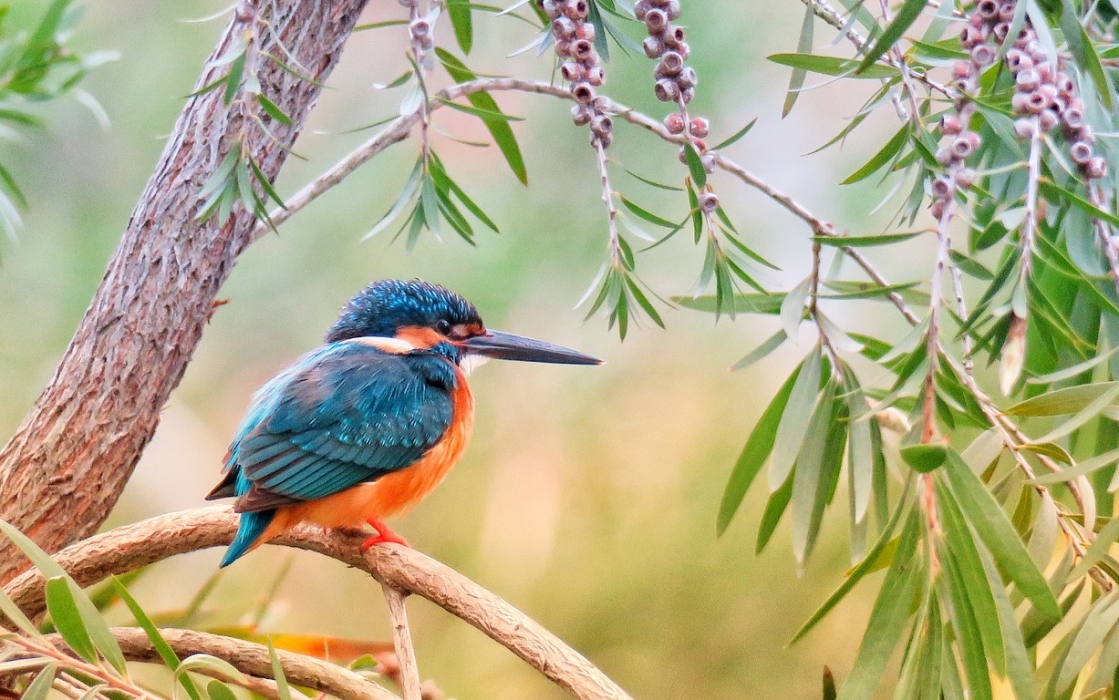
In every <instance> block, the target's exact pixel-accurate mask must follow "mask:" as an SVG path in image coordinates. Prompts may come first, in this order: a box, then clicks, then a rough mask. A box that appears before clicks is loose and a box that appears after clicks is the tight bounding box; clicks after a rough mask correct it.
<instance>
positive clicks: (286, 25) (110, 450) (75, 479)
mask: <svg viewBox="0 0 1119 700" xmlns="http://www.w3.org/2000/svg"><path fill="white" fill-rule="evenodd" d="M366 2H367V0H274V1H273V2H261V3H259V4H260V6H261V7H260V9H259V12H260V17H258V18H256V19H255V20H254V18H253V17H252V15H254V13H256V12H257V11H258V10H257V9H256V8H255V4H256V3H252V2H251V0H246V1H245V2H243V3H242V5H241V7H240V9H239V10H238V12H237V14H235V16H234V17H233V19H232V20H231V21H230V24H229V26H227V27H226V30H225V32H224V34H223V35H222V38H221V40H220V41H219V42H218V45H217V46H216V47H215V49H214V52H213V54H212V56H211V63H212V62H214V59H217V58H218V57H220V56H222V55H223V53H225V52H226V50H227V48H228V47H229V46H231V45H233V44H234V43H235V42H237V41H238V40H239V39H240V38H241V37H243V36H245V33H246V32H252V33H253V35H254V36H256V37H257V39H258V41H259V42H260V43H259V46H260V48H261V49H262V51H261V56H260V58H259V59H258V65H257V71H258V75H259V78H260V82H261V85H262V87H263V92H264V94H265V95H267V96H268V97H269V98H270V99H272V100H273V101H274V102H275V103H277V104H278V105H279V106H280V107H281V108H282V109H283V110H284V112H286V113H287V114H288V115H289V116H290V117H291V118H292V119H293V120H294V122H295V127H293V128H285V127H284V126H282V125H280V124H275V123H274V124H272V128H273V130H274V133H275V134H276V135H277V136H278V137H279V139H280V140H281V141H283V142H284V143H285V145H288V146H290V145H291V143H292V142H294V140H295V138H296V136H297V135H298V133H299V130H300V129H301V128H302V125H303V123H304V120H305V119H306V117H307V115H308V113H309V112H310V110H311V108H312V107H313V106H314V103H315V100H316V99H317V97H318V95H319V91H320V88H318V87H316V85H315V83H320V84H321V83H322V81H324V80H325V79H326V77H327V76H328V75H329V74H330V72H331V70H332V69H333V67H334V66H335V64H336V63H337V62H338V58H339V55H340V54H341V51H342V47H343V45H344V43H345V41H346V39H347V38H348V37H349V35H350V33H351V32H352V30H353V27H354V25H355V23H356V22H357V19H358V16H359V14H360V13H361V10H362V9H363V7H364V6H365V4H366ZM269 27H271V28H274V30H275V34H276V35H278V38H279V41H281V42H283V44H284V46H285V47H286V48H287V51H289V52H290V53H291V54H292V55H294V56H295V57H296V58H297V59H298V61H299V63H300V64H301V65H302V68H303V70H305V71H306V73H307V77H309V78H311V79H312V80H313V81H315V82H314V83H312V82H308V81H302V80H299V79H298V78H296V77H294V76H292V75H290V74H289V73H287V72H284V71H283V70H282V69H281V68H280V67H279V66H278V65H276V63H275V62H273V61H271V60H268V59H267V58H266V57H264V56H263V53H264V52H268V53H270V54H272V55H273V56H276V57H279V58H281V59H283V60H284V61H285V62H287V63H290V59H288V58H287V57H286V53H285V51H284V50H283V49H281V48H280V47H278V46H276V40H277V37H276V36H274V35H273V33H272V30H271V29H269ZM211 63H207V68H206V69H205V70H203V72H202V76H201V78H200V79H199V81H198V87H199V88H200V87H202V86H204V85H207V84H209V83H211V82H212V81H213V80H214V79H216V78H219V77H221V75H222V74H223V73H225V72H226V71H228V69H229V67H228V65H220V66H215V65H211ZM222 93H223V90H220V89H219V90H213V91H210V92H208V93H206V94H205V95H200V96H197V97H194V98H192V99H190V100H188V102H187V104H186V107H185V108H184V110H183V113H182V114H181V115H180V117H179V120H178V122H177V123H176V124H175V129H174V131H173V133H172V134H171V137H170V139H169V140H168V143H167V147H166V148H165V149H164V151H163V155H162V156H161V158H160V161H159V164H158V166H157V167H156V169H155V172H154V174H153V175H152V177H151V179H150V180H149V181H148V184H147V187H146V188H145V189H144V193H143V195H142V196H141V198H140V202H139V204H138V205H137V206H136V209H135V211H134V212H133V214H132V218H131V220H130V221H129V223H128V228H127V230H126V231H125V233H124V237H123V239H122V240H121V243H120V246H119V247H118V248H117V251H116V253H115V254H114V255H113V258H112V260H111V261H110V262H109V267H108V270H107V271H106V273H105V277H104V279H103V280H102V282H101V285H100V287H99V288H98V289H97V293H96V295H95V296H94V298H93V302H92V303H91V304H90V307H89V309H88V310H87V311H86V314H85V317H84V318H83V319H82V322H81V325H80V326H79V327H78V330H77V332H76V333H75V334H74V338H73V340H72V341H71V342H70V346H69V348H68V349H67V351H66V354H65V355H64V356H63V358H62V361H61V363H60V364H59V366H58V369H57V370H56V371H55V374H54V377H53V378H52V379H51V381H50V384H49V385H48V386H47V388H46V389H45V390H44V391H43V393H42V395H41V396H40V397H39V399H38V400H37V401H36V403H35V406H34V408H33V409H32V411H31V413H30V414H29V415H28V417H27V418H26V419H24V422H23V424H22V425H21V426H20V427H19V429H18V431H17V432H16V434H15V435H14V436H13V437H12V439H11V440H10V441H9V442H8V444H7V445H6V446H5V447H4V449H3V451H0V517H2V518H3V519H5V520H7V521H8V522H11V523H12V524H14V525H15V526H16V527H18V528H20V529H21V530H23V531H24V532H26V533H27V534H28V535H30V536H31V537H32V538H33V539H34V540H35V541H36V542H38V543H39V544H40V545H41V546H43V547H44V548H45V549H47V550H48V551H56V550H58V549H59V548H61V547H63V546H65V545H67V544H69V543H71V542H74V541H76V540H78V539H80V538H82V537H86V536H88V535H90V534H92V533H93V532H94V531H95V530H96V529H97V528H98V526H100V525H101V523H102V522H103V521H104V520H105V518H106V517H107V516H108V514H109V511H110V510H111V509H112V507H113V505H114V504H115V503H116V501H117V499H118V497H119V496H120V493H121V491H122V490H123V489H124V485H125V483H126V482H127V481H128V479H129V477H130V476H131V475H132V471H133V469H134V467H135V466H136V462H137V461H138V460H139V458H140V453H141V452H142V451H143V449H144V446H145V445H146V444H147V443H148V440H150V439H151V437H152V434H153V433H154V432H155V428H156V425H157V424H158V422H159V412H160V409H161V408H162V407H163V405H164V403H165V402H166V401H167V397H168V395H169V394H170V393H171V390H172V389H174V388H175V386H176V385H178V383H179V380H180V379H181V378H182V376H183V372H184V371H185V370H186V366H187V363H188V362H189V360H190V357H191V355H192V353H193V352H194V349H195V347H196V346H197V345H198V341H199V339H200V338H201V335H202V329H203V327H204V326H205V324H206V321H207V320H208V319H209V318H210V315H211V314H212V313H213V310H214V301H215V297H216V295H217V293H218V290H219V289H220V288H221V286H222V283H223V282H224V281H225V279H226V277H227V276H228V275H229V273H230V270H231V269H232V267H233V263H234V261H235V260H236V258H237V255H238V254H239V253H240V252H241V251H242V250H243V249H244V248H245V246H247V245H248V243H249V241H250V237H251V233H252V230H253V225H254V223H255V220H254V219H253V217H252V215H251V213H249V212H246V211H244V210H243V209H242V208H241V207H240V205H238V206H235V207H234V213H233V215H232V216H231V217H230V218H229V219H228V220H227V221H226V222H225V223H224V225H221V226H219V225H218V223H217V220H216V218H212V219H210V220H209V221H208V222H206V223H200V222H198V221H197V220H196V218H195V217H196V216H197V214H198V212H199V209H200V201H199V198H198V192H199V189H200V188H201V187H202V185H203V183H205V182H206V180H207V179H208V178H209V177H210V175H211V174H212V173H213V172H214V171H215V169H216V168H217V166H218V164H219V163H220V162H221V160H222V158H223V157H224V156H225V154H226V152H227V151H228V149H229V148H230V146H231V145H233V143H234V142H236V140H237V138H238V135H239V134H240V133H241V129H242V123H243V117H242V116H241V115H240V114H239V113H237V110H230V109H228V108H227V107H226V106H225V104H224V103H223V101H222V97H223V96H222ZM245 134H246V144H247V146H248V150H249V152H250V153H251V154H252V157H253V159H254V160H255V162H256V163H257V164H259V165H260V167H261V169H262V170H263V172H264V173H265V174H266V175H267V176H268V178H269V179H270V180H274V179H275V177H276V175H277V174H278V173H279V171H280V167H281V166H282V165H283V163H284V160H285V156H286V153H285V151H284V150H283V149H282V148H280V147H279V146H278V145H277V144H276V143H274V142H273V141H272V140H270V139H269V138H268V137H267V136H266V135H265V134H263V133H262V131H261V129H260V128H259V127H258V126H257V125H255V124H249V125H248V126H246V127H245ZM23 568H24V561H23V560H22V558H21V557H20V556H19V555H17V554H16V553H15V550H14V548H13V547H11V546H10V545H9V544H8V543H6V542H4V543H0V583H3V582H4V581H6V580H8V579H10V578H11V577H12V576H13V575H14V574H15V573H17V572H18V571H19V570H21V569H23Z"/></svg>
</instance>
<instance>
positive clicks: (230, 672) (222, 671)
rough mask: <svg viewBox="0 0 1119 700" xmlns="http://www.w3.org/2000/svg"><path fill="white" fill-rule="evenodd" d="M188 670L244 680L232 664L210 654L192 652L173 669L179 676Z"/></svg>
mask: <svg viewBox="0 0 1119 700" xmlns="http://www.w3.org/2000/svg"><path fill="white" fill-rule="evenodd" d="M188 671H202V672H205V673H208V674H214V673H216V674H218V675H220V676H223V677H225V678H230V679H232V680H235V681H238V682H240V683H244V682H246V680H247V679H246V678H245V674H243V673H241V672H240V671H238V670H237V667H235V666H234V665H233V664H231V663H229V662H228V661H225V660H224V659H219V658H218V657H216V656H211V655H210V654H193V655H191V656H188V657H187V658H186V659H184V660H183V662H182V663H181V664H179V667H178V668H177V669H175V675H176V677H177V676H180V675H182V674H184V673H187V672H188Z"/></svg>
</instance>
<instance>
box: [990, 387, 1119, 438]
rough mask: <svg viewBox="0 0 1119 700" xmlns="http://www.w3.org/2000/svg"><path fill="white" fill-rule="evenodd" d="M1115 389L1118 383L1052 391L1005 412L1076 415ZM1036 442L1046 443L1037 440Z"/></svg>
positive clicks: (1022, 414) (1027, 414)
mask: <svg viewBox="0 0 1119 700" xmlns="http://www.w3.org/2000/svg"><path fill="white" fill-rule="evenodd" d="M1117 387H1119V381H1115V382H1100V383H1098V384H1084V385H1081V386H1070V387H1065V388H1063V389H1054V390H1053V391H1050V392H1048V393H1045V394H1042V395H1040V396H1035V397H1033V398H1032V399H1026V400H1025V401H1023V402H1021V403H1018V404H1015V405H1013V406H1011V407H1010V408H1008V409H1006V412H1007V413H1009V414H1010V415H1012V416H1062V415H1067V414H1070V413H1077V412H1079V411H1083V410H1084V409H1085V408H1087V407H1089V406H1091V405H1092V403H1093V402H1095V401H1097V400H1099V398H1100V397H1101V396H1107V395H1109V394H1111V393H1112V392H1113V391H1115V389H1116V388H1117ZM1037 442H1048V441H1047V440H1038V441H1037Z"/></svg>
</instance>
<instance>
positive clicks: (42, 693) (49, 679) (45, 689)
mask: <svg viewBox="0 0 1119 700" xmlns="http://www.w3.org/2000/svg"><path fill="white" fill-rule="evenodd" d="M57 672H58V662H57V661H52V662H50V663H49V664H47V665H46V666H44V667H43V670H42V671H39V674H38V675H37V676H35V680H33V681H31V683H29V684H28V685H27V688H26V689H25V690H24V691H23V695H22V696H21V698H22V700H47V698H49V697H50V691H51V685H52V684H53V683H54V676H55V674H56V673H57Z"/></svg>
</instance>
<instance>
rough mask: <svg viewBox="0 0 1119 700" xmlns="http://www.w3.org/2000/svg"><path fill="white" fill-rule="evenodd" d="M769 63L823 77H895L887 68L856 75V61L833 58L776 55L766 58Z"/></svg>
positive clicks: (891, 70)
mask: <svg viewBox="0 0 1119 700" xmlns="http://www.w3.org/2000/svg"><path fill="white" fill-rule="evenodd" d="M768 58H769V60H770V61H773V62H774V63H776V64H778V65H782V66H789V67H790V68H803V69H804V70H807V71H809V72H810V73H821V74H823V75H834V76H844V77H849V78H871V79H875V80H882V79H884V78H892V77H894V76H896V75H897V70H895V69H893V68H890V67H888V66H870V67H869V68H867V69H865V70H863V71H861V72H858V73H856V72H855V71H856V70H857V69H858V67H859V63H858V61H854V60H851V59H846V58H836V57H834V56H817V55H814V54H799V53H776V54H773V55H772V56H769V57H768Z"/></svg>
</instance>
